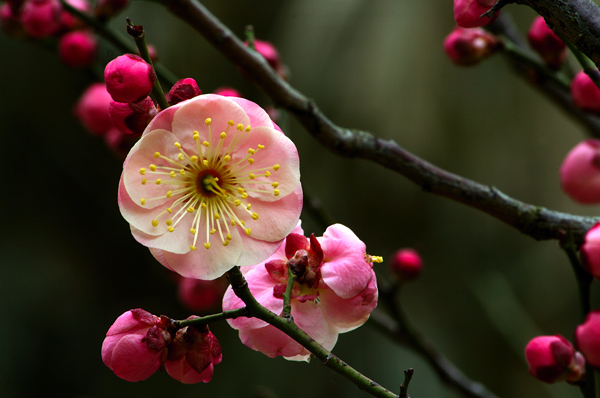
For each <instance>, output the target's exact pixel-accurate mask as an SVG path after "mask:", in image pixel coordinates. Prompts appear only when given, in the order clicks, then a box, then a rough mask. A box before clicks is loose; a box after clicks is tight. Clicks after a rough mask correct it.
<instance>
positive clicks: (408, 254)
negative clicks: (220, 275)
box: [390, 249, 423, 281]
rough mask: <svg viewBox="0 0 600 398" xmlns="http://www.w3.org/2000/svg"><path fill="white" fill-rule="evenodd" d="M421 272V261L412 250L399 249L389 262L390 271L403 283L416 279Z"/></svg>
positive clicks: (417, 254)
mask: <svg viewBox="0 0 600 398" xmlns="http://www.w3.org/2000/svg"><path fill="white" fill-rule="evenodd" d="M422 270H423V261H422V260H421V256H419V253H417V251H416V250H414V249H400V250H398V251H397V252H396V253H395V254H394V256H393V257H392V258H391V260H390V271H391V272H392V273H393V274H395V275H398V276H399V277H400V279H401V280H403V281H410V280H413V279H415V278H417V277H418V276H419V275H420V274H421V271H422Z"/></svg>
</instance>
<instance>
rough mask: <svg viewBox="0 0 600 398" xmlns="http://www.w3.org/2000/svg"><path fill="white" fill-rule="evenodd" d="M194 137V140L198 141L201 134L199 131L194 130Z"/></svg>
mask: <svg viewBox="0 0 600 398" xmlns="http://www.w3.org/2000/svg"><path fill="white" fill-rule="evenodd" d="M192 138H193V139H194V141H197V140H199V139H200V134H198V132H197V131H194V134H193V135H192Z"/></svg>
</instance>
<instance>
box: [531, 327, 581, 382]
mask: <svg viewBox="0 0 600 398" xmlns="http://www.w3.org/2000/svg"><path fill="white" fill-rule="evenodd" d="M525 358H526V359H527V363H528V364H529V373H531V375H532V376H534V377H535V378H537V379H539V380H541V381H543V382H546V383H555V382H557V381H564V380H566V381H569V382H576V381H579V380H581V378H582V377H583V375H584V372H585V364H584V359H583V357H582V356H581V354H580V353H578V352H575V349H574V348H573V346H572V345H571V343H570V342H569V341H568V340H567V339H565V338H564V337H563V336H561V335H558V334H557V335H555V336H538V337H535V338H533V339H532V340H531V341H530V342H529V343H528V344H527V346H526V347H525Z"/></svg>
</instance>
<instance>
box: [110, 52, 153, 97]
mask: <svg viewBox="0 0 600 398" xmlns="http://www.w3.org/2000/svg"><path fill="white" fill-rule="evenodd" d="M104 80H105V81H106V89H107V90H108V92H109V93H110V95H111V96H112V98H113V100H115V101H117V102H136V101H140V100H142V99H144V98H145V97H147V96H148V95H149V94H150V92H151V91H152V87H153V86H154V82H155V81H156V75H155V74H154V69H153V68H152V66H150V64H148V63H147V62H146V61H144V60H143V59H142V58H141V57H139V56H137V55H134V54H125V55H121V56H120V57H117V58H115V59H113V60H112V61H110V62H109V63H108V65H106V68H105V69H104Z"/></svg>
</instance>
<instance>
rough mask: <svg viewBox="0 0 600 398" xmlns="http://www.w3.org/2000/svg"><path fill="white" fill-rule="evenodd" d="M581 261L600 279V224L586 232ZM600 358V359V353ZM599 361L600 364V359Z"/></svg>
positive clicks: (584, 266)
mask: <svg viewBox="0 0 600 398" xmlns="http://www.w3.org/2000/svg"><path fill="white" fill-rule="evenodd" d="M581 263H582V265H583V268H584V269H585V270H586V271H587V272H589V273H590V274H592V276H593V277H594V278H596V279H600V224H596V225H594V226H593V227H592V228H590V230H589V231H587V232H586V234H585V239H584V241H583V245H581ZM598 358H599V359H600V353H598ZM598 363H599V364H600V360H599V361H598ZM599 366H600V365H599Z"/></svg>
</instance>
